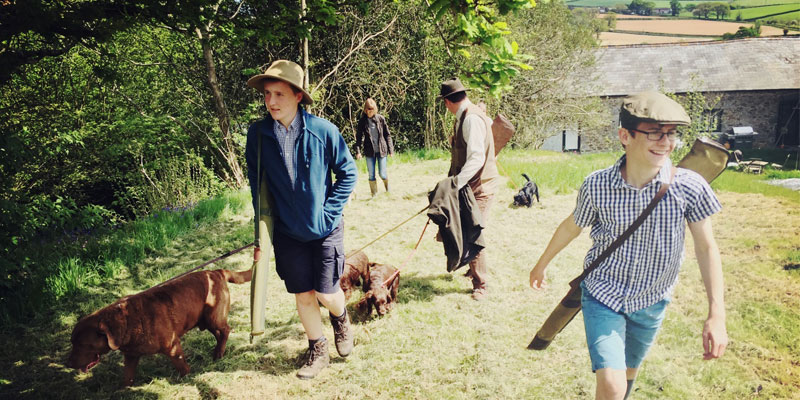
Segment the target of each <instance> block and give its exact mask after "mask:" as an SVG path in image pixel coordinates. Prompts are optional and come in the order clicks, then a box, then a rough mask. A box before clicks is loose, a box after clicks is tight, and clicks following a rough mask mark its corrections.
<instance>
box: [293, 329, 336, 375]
mask: <svg viewBox="0 0 800 400" xmlns="http://www.w3.org/2000/svg"><path fill="white" fill-rule="evenodd" d="M303 357H304V362H303V366H302V367H300V370H299V371H297V377H298V378H300V379H313V378H314V377H315V376H317V374H319V372H320V371H322V370H323V369H324V368H325V367H327V366H328V364H330V362H331V356H330V354H328V340H327V339H325V336H323V337H321V338H319V339H317V341H316V342H314V344H311V343H309V345H308V351H307V352H306V354H305V355H303Z"/></svg>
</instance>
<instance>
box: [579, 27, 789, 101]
mask: <svg viewBox="0 0 800 400" xmlns="http://www.w3.org/2000/svg"><path fill="white" fill-rule="evenodd" d="M595 56H596V59H597V64H596V66H595V72H594V74H593V78H594V79H593V81H594V85H593V86H594V87H593V88H591V89H590V93H591V94H592V95H597V96H623V95H627V94H632V93H637V92H640V91H643V90H658V89H659V87H660V83H659V82H660V81H663V88H664V89H665V90H667V91H669V92H673V93H685V92H688V91H691V90H699V91H701V92H726V91H749V90H774V89H800V37H797V36H794V37H792V36H790V37H776V38H757V39H745V40H729V41H718V42H695V43H670V44H655V45H630V46H610V47H602V48H600V49H598V50H597V53H596V55H595ZM693 74H694V75H696V76H697V78H699V79H695V82H696V84H694V85H693V83H692V81H691V76H692V75H693Z"/></svg>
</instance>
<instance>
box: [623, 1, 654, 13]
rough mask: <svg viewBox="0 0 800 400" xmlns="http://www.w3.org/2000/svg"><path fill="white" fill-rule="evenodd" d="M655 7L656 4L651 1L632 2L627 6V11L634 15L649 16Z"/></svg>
mask: <svg viewBox="0 0 800 400" xmlns="http://www.w3.org/2000/svg"><path fill="white" fill-rule="evenodd" d="M655 6H656V4H655V3H654V2H652V1H647V0H632V1H631V2H630V4H628V9H629V10H631V12H632V13H634V14H638V15H651V14H652V13H653V8H655Z"/></svg>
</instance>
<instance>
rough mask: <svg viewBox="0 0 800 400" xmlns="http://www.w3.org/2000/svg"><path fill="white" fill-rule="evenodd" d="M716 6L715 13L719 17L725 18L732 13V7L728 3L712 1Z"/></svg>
mask: <svg viewBox="0 0 800 400" xmlns="http://www.w3.org/2000/svg"><path fill="white" fill-rule="evenodd" d="M712 4H713V7H714V13H715V14H716V15H717V19H718V20H719V19H724V18H725V17H726V16H728V14H730V13H731V7H730V6H729V5H728V3H712Z"/></svg>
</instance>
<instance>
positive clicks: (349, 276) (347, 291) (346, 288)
mask: <svg viewBox="0 0 800 400" xmlns="http://www.w3.org/2000/svg"><path fill="white" fill-rule="evenodd" d="M367 280H369V258H367V255H366V254H364V252H363V251H359V252H358V253H356V254H353V255H351V256H347V257H346V258H345V260H344V273H343V274H342V277H341V278H339V286H341V288H342V291H343V292H344V298H345V300H349V299H350V296H351V295H352V294H353V289H354V288H355V287H356V286H358V287H361V288H363V287H364V286H363V285H364V284H366V282H367Z"/></svg>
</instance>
